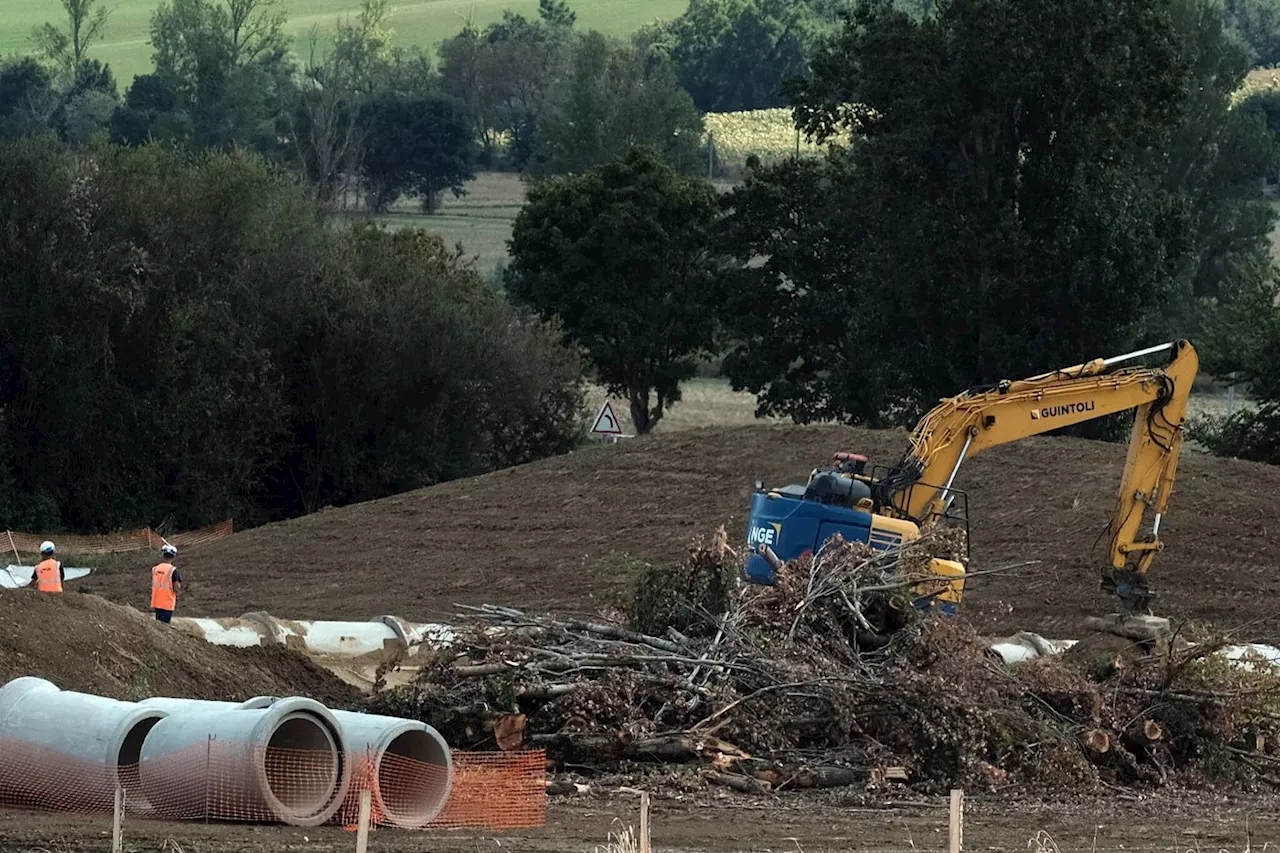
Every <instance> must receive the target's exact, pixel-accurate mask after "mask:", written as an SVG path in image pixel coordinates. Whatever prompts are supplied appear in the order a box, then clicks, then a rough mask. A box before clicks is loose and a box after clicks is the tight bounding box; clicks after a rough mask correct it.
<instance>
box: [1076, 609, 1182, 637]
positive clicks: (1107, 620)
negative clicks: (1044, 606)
mask: <svg viewBox="0 0 1280 853" xmlns="http://www.w3.org/2000/svg"><path fill="white" fill-rule="evenodd" d="M1084 627H1085V630H1088V631H1098V632H1101V633H1103V634H1114V635H1116V636H1117V637H1125V638H1126V639H1130V640H1146V641H1149V642H1158V641H1162V640H1168V639H1169V638H1170V636H1171V635H1172V633H1173V628H1172V626H1171V625H1170V624H1169V620H1168V619H1163V618H1160V617H1158V616H1130V615H1125V614H1122V613H1108V614H1107V615H1106V616H1087V617H1085V620H1084Z"/></svg>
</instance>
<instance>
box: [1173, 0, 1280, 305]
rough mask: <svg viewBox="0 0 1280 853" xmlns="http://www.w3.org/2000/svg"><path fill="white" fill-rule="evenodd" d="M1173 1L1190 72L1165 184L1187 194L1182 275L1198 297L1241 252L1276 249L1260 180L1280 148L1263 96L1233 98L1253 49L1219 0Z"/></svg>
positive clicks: (1279, 161) (1276, 161) (1271, 169)
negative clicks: (1187, 244) (1226, 20)
mask: <svg viewBox="0 0 1280 853" xmlns="http://www.w3.org/2000/svg"><path fill="white" fill-rule="evenodd" d="M1169 6H1170V10H1171V12H1172V13H1173V21H1174V24H1175V27H1176V30H1177V33H1178V35H1179V36H1180V40H1181V50H1180V53H1181V55H1182V56H1183V58H1184V59H1185V60H1186V61H1187V62H1188V63H1189V73H1188V85H1187V86H1186V97H1185V99H1184V100H1183V106H1182V110H1181V115H1180V117H1179V120H1178V122H1177V127H1176V129H1175V130H1174V132H1173V134H1172V136H1171V137H1170V140H1169V145H1168V149H1167V150H1168V155H1167V160H1166V171H1165V186H1166V188H1168V189H1169V190H1171V191H1173V192H1176V193H1178V194H1179V195H1180V196H1182V197H1183V198H1184V199H1186V201H1187V203H1188V205H1189V211H1190V214H1191V217H1192V222H1193V225H1194V232H1193V235H1194V242H1193V246H1192V251H1191V252H1189V253H1188V256H1187V270H1186V273H1185V274H1184V275H1182V276H1180V279H1184V280H1186V281H1187V282H1188V285H1189V287H1188V290H1189V292H1190V294H1191V295H1192V296H1193V297H1195V298H1201V297H1211V296H1216V295H1217V293H1218V290H1219V288H1220V286H1221V283H1222V281H1223V280H1224V278H1225V277H1226V276H1227V275H1229V271H1230V268H1231V267H1232V265H1233V264H1235V263H1236V260H1237V259H1238V258H1239V257H1240V256H1241V255H1242V254H1255V255H1264V256H1265V254H1266V253H1267V252H1268V251H1269V249H1270V242H1269V239H1268V237H1269V234H1270V232H1271V229H1272V227H1273V226H1274V224H1275V219H1276V217H1275V212H1274V210H1273V208H1272V205H1271V203H1270V201H1269V200H1268V199H1266V198H1264V197H1263V192H1262V188H1263V182H1264V179H1265V178H1266V176H1268V175H1270V174H1274V173H1275V171H1276V168H1277V165H1280V148H1278V147H1277V138H1276V136H1275V135H1274V133H1272V132H1271V131H1270V130H1269V129H1268V127H1267V119H1266V116H1265V111H1264V110H1262V109H1261V108H1260V107H1259V106H1258V104H1259V103H1260V102H1259V101H1253V102H1248V101H1247V102H1245V103H1244V104H1242V105H1240V106H1237V107H1234V108H1233V106H1232V99H1233V97H1234V95H1235V92H1236V91H1237V90H1238V89H1239V88H1240V86H1241V85H1242V84H1243V83H1244V79H1245V75H1246V74H1247V73H1248V71H1249V57H1248V53H1247V51H1246V49H1245V48H1244V47H1243V46H1242V45H1241V44H1240V43H1239V42H1238V41H1237V40H1236V39H1235V38H1233V37H1232V36H1231V35H1230V33H1228V32H1227V30H1226V27H1225V26H1224V24H1223V20H1222V15H1221V13H1220V10H1219V9H1218V7H1217V6H1216V5H1213V4H1210V3H1206V2H1203V0H1173V2H1171V3H1170V4H1169Z"/></svg>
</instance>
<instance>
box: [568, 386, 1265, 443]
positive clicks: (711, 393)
mask: <svg viewBox="0 0 1280 853" xmlns="http://www.w3.org/2000/svg"><path fill="white" fill-rule="evenodd" d="M682 390H683V398H682V399H681V400H680V402H679V403H676V404H675V405H674V406H673V407H672V408H671V409H670V411H668V412H667V414H666V415H665V416H664V417H663V418H662V420H661V421H659V422H658V426H657V427H655V428H654V432H655V433H663V432H676V431H678V430H686V429H698V428H700V427H727V426H743V425H746V424H753V423H780V422H784V421H785V419H782V418H756V416H755V408H756V398H755V395H754V394H751V393H748V392H746V391H734V390H733V388H731V387H730V385H729V382H728V380H725V379H693V380H690V381H689V382H686V383H685V385H684V388H683V389H682ZM605 396H606V395H605V392H604V389H603V388H601V387H599V386H595V385H593V386H591V387H590V388H589V389H588V391H587V408H588V409H589V411H590V415H591V417H595V414H596V412H597V411H598V410H599V408H600V405H601V404H602V403H604V401H605ZM611 402H612V403H613V411H614V413H615V414H616V415H617V416H618V417H619V418H620V419H621V420H622V422H623V423H624V424H625V425H626V426H625V427H624V429H628V430H630V429H631V418H630V415H629V414H628V410H627V406H626V404H625V403H624V402H623V401H621V400H617V399H614V400H612V401H611ZM1235 405H1236V411H1239V410H1240V409H1241V408H1244V407H1247V406H1251V405H1252V404H1251V403H1250V402H1249V401H1248V400H1247V399H1245V398H1244V397H1243V396H1242V395H1240V394H1237V395H1236V401H1235ZM1226 411H1227V396H1226V394H1195V395H1193V396H1192V398H1191V404H1190V414H1191V415H1192V416H1198V415H1206V414H1214V415H1224V414H1226Z"/></svg>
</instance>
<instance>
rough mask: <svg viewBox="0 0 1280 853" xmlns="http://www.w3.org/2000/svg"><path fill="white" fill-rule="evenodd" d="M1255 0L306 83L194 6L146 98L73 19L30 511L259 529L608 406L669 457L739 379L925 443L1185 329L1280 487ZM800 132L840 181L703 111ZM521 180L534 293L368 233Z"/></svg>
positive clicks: (3, 413)
mask: <svg viewBox="0 0 1280 853" xmlns="http://www.w3.org/2000/svg"><path fill="white" fill-rule="evenodd" d="M1254 1H1255V2H1256V5H1254V6H1245V5H1237V6H1229V7H1227V8H1224V7H1221V6H1217V5H1213V4H1211V3H1209V2H1207V0H1105V1H1104V0H948V2H945V3H940V4H936V5H933V4H930V5H927V6H923V5H913V4H909V3H904V2H896V3H895V2H891V0H862V2H858V3H856V4H854V5H845V4H844V3H837V2H832V3H830V4H824V3H822V2H818V0H807V2H804V3H799V4H796V3H791V4H783V3H774V2H773V0H693V2H691V4H690V7H689V11H688V12H687V13H686V15H684V16H682V17H681V18H680V19H677V20H676V21H674V22H671V23H669V24H658V25H654V26H651V27H648V28H645V29H644V30H642V31H641V32H640V33H638V34H636V35H635V36H634V37H632V38H629V39H617V38H612V37H607V36H604V35H601V34H599V33H593V32H581V31H580V30H579V29H578V28H577V24H576V21H575V19H574V16H573V13H572V10H571V9H570V8H569V7H567V6H566V5H565V4H564V3H563V2H560V0H542V2H541V3H540V8H539V14H538V15H537V17H536V18H533V19H530V18H525V17H522V16H519V15H514V14H507V15H505V16H504V18H503V19H502V20H501V21H499V22H497V23H495V24H493V25H491V26H489V27H485V28H483V29H479V28H474V27H467V28H465V29H464V30H463V31H462V32H461V33H459V35H458V36H456V37H455V38H453V39H450V40H448V41H447V42H446V43H445V44H444V45H443V47H442V50H441V53H440V56H439V58H438V60H437V59H434V58H432V57H429V56H428V55H426V54H425V53H423V52H421V51H418V50H412V49H408V50H406V49H401V48H396V47H393V46H392V45H391V34H390V33H389V31H388V30H387V28H386V25H385V17H386V9H387V6H386V3H385V0H366V2H365V3H364V4H363V6H362V7H361V11H360V13H359V14H358V15H357V16H355V17H353V18H350V19H347V20H344V21H342V22H341V23H340V24H339V26H338V27H337V29H336V31H335V32H334V33H333V34H332V37H331V38H330V39H329V41H328V43H325V44H322V43H321V41H322V40H321V39H319V38H318V37H317V38H316V39H314V40H313V42H312V45H311V46H312V48H313V49H312V50H310V51H308V56H307V58H306V59H305V61H302V63H301V64H300V65H299V64H298V63H299V60H297V59H296V56H295V52H294V51H291V50H290V49H289V46H288V44H287V43H286V40H285V38H284V36H283V26H284V20H283V18H282V17H281V16H280V14H279V12H278V11H277V10H276V7H275V6H274V5H273V4H272V3H270V2H266V0H166V2H164V3H162V4H161V5H160V6H159V7H158V8H157V10H156V13H155V15H154V17H153V20H152V34H151V39H152V46H153V49H154V53H155V70H154V72H153V73H151V74H145V75H141V76H139V77H137V78H135V80H134V81H133V82H132V83H131V85H130V86H129V87H128V89H127V91H126V93H125V95H124V96H123V97H122V98H121V97H118V96H117V95H116V88H115V81H114V79H113V77H112V75H111V73H110V69H109V68H107V67H106V66H104V65H102V64H101V63H98V62H97V61H96V60H95V59H94V58H93V57H92V44H93V40H94V38H95V37H96V35H97V34H98V33H100V32H101V29H102V27H103V26H106V25H109V19H108V18H104V17H103V16H102V15H101V14H100V13H98V12H97V11H96V9H97V6H96V4H95V0H63V3H64V9H65V11H66V12H67V21H66V24H65V26H64V25H50V27H48V28H44V29H42V31H41V34H40V38H41V45H42V50H43V51H44V56H43V58H40V59H36V58H28V59H22V60H15V61H11V62H8V63H6V64H4V66H3V67H0V136H3V138H4V139H3V141H0V224H3V225H4V227H3V228H0V294H3V295H4V299H2V300H0V312H4V313H5V316H4V317H3V325H2V326H0V328H3V329H4V333H3V336H0V510H2V511H3V512H4V513H5V515H6V517H7V518H9V519H11V522H10V523H11V524H13V525H14V526H23V527H29V528H32V529H57V528H75V529H83V530H103V529H110V528H113V527H121V526H126V527H127V526H137V525H138V524H139V523H141V522H143V521H145V522H146V523H155V522H156V521H157V520H158V519H169V518H171V519H173V520H174V521H175V522H176V523H180V524H198V523H201V522H204V521H207V520H210V519H213V518H219V517H223V516H224V515H225V514H226V513H228V512H231V513H233V514H234V515H236V517H237V518H238V519H241V520H242V521H243V522H244V523H247V524H253V523H258V522H262V521H269V520H274V519H278V518H284V517H288V516H292V515H297V514H301V513H306V512H312V511H315V510H317V509H319V508H322V507H324V506H327V505H331V504H333V505H337V504H342V503H347V502H351V501H357V500H366V499H370V498H375V497H381V496H384V495H388V494H392V493H395V492H399V491H403V490H406V489H410V488H414V487H417V486H422V485H427V484H430V483H434V482H440V481H442V480H446V479H451V478H455V477H462V476H468V475H470V474H475V473H479V472H482V471H486V470H491V469H493V468H496V467H501V466H505V465H510V464H515V463H518V462H523V461H527V460H531V459H534V458H538V457H539V456H545V455H549V454H553V453H559V452H564V451H566V450H568V449H571V448H572V447H573V446H575V445H576V443H577V442H578V441H579V439H580V434H581V429H582V427H581V423H580V420H581V412H580V409H581V405H582V389H583V381H584V378H585V377H586V376H590V377H591V378H593V379H595V380H597V381H600V382H602V383H603V384H605V385H607V386H608V387H609V389H610V391H611V392H612V393H614V394H617V395H620V396H623V397H624V398H625V399H626V400H627V401H628V403H629V407H630V410H631V414H632V417H633V420H634V421H635V424H636V426H637V428H638V430H639V431H641V432H645V431H648V430H649V429H651V428H652V427H653V426H654V425H655V424H657V423H658V422H659V421H660V420H661V418H662V417H663V415H664V414H665V413H666V412H667V411H669V409H670V407H671V406H672V405H676V404H678V401H679V398H680V386H681V382H683V381H684V380H686V379H687V378H689V377H690V376H692V375H694V372H695V371H696V370H697V369H698V368H699V366H700V365H701V364H704V363H706V361H707V360H710V359H719V360H722V363H723V366H722V370H723V372H724V374H725V375H727V376H728V377H729V378H730V379H731V381H732V382H733V384H734V386H735V387H737V388H740V389H747V390H750V391H752V392H754V393H756V394H757V395H758V401H759V411H760V412H761V413H762V414H777V415H782V416H786V417H789V418H791V419H793V420H795V421H798V422H810V421H819V420H836V421H840V422H844V423H849V424H861V425H869V426H893V425H905V424H911V423H913V422H914V421H915V419H916V418H918V416H919V415H920V413H921V412H922V411H924V410H925V409H927V408H928V407H929V406H930V405H932V403H933V402H934V401H936V399H937V398H938V397H939V396H943V395H949V394H953V393H955V392H956V391H958V390H960V389H962V388H964V387H966V386H968V385H971V384H974V383H983V382H990V381H995V380H998V379H1001V378H1008V377H1017V376H1021V375H1025V374H1027V373H1028V372H1031V371H1034V370H1040V369H1048V368H1052V367H1053V366H1057V365H1061V364H1069V363H1075V362H1077V361H1080V360H1082V359H1084V358H1091V357H1095V356H1098V355H1107V354H1114V353H1117V352H1122V351H1126V350H1128V349H1134V348H1137V346H1138V345H1140V344H1142V343H1149V342H1152V341H1155V340H1162V339H1167V338H1169V337H1172V336H1175V335H1179V336H1189V337H1192V338H1193V339H1194V340H1196V341H1197V344H1198V345H1199V346H1200V349H1201V351H1202V353H1203V354H1204V363H1205V365H1206V370H1207V372H1209V373H1211V374H1213V375H1217V376H1222V377H1229V378H1230V379H1232V380H1233V381H1237V382H1240V383H1245V384H1248V385H1249V387H1250V389H1251V391H1252V393H1253V395H1254V397H1255V398H1256V399H1257V400H1258V401H1259V408H1258V409H1257V410H1256V411H1252V410H1251V411H1248V412H1245V413H1241V414H1238V415H1236V416H1235V417H1234V418H1233V419H1231V420H1230V421H1228V422H1204V423H1199V424H1197V425H1196V431H1195V432H1196V437H1198V438H1199V439H1200V440H1201V441H1202V442H1204V443H1205V444H1207V445H1209V446H1210V447H1212V448H1213V449H1215V450H1217V451H1218V452H1222V453H1232V454H1237V455H1245V456H1249V457H1251V458H1260V459H1268V460H1270V461H1276V460H1277V459H1278V458H1280V456H1278V455H1277V452H1278V451H1277V448H1280V439H1277V438H1276V436H1277V435H1280V432H1277V431H1278V430H1280V386H1276V383H1275V377H1276V376H1277V375H1280V372H1278V371H1277V368H1280V314H1278V313H1277V307H1276V306H1277V299H1278V298H1280V293H1278V292H1277V291H1278V290H1280V286H1278V285H1277V279H1276V274H1275V269H1274V266H1273V263H1272V260H1271V257H1270V254H1269V243H1268V235H1269V233H1270V231H1271V229H1272V228H1273V226H1274V224H1275V214H1274V211H1273V207H1272V204H1271V202H1270V198H1269V196H1268V193H1267V191H1266V190H1265V188H1264V183H1265V181H1266V179H1267V178H1268V176H1272V175H1275V174H1276V171H1277V165H1280V147H1278V145H1277V136H1276V133H1277V131H1278V130H1280V99H1277V98H1276V96H1274V95H1268V94H1264V95H1258V96H1254V97H1251V98H1248V99H1245V100H1243V101H1238V100H1237V99H1236V93H1237V91H1238V90H1239V87H1240V83H1241V82H1242V81H1243V79H1244V77H1245V74H1246V73H1247V71H1248V69H1249V68H1250V67H1252V65H1253V64H1254V63H1255V62H1258V61H1260V59H1259V57H1260V56H1262V55H1264V53H1265V50H1267V49H1269V48H1267V47H1266V44H1267V42H1266V40H1265V39H1264V38H1263V37H1262V35H1261V34H1263V33H1265V32H1267V27H1266V26H1265V21H1267V20H1269V19H1268V18H1266V16H1264V15H1260V14H1254V12H1257V11H1258V10H1259V9H1262V8H1264V5H1265V4H1264V0H1254ZM1233 9H1234V11H1233ZM1242 10H1243V11H1242ZM1250 10H1252V11H1250ZM1246 13H1247V14H1246ZM1233 16H1235V17H1233ZM1246 24H1248V26H1246ZM1250 27H1252V29H1250ZM1064 34H1067V35H1069V36H1070V37H1069V38H1068V37H1066V35H1064ZM749 57H755V60H756V61H755V62H750V61H747V58H749ZM778 103H785V104H787V105H789V106H790V107H791V109H792V111H793V114H794V117H795V121H796V125H797V129H798V130H799V131H800V132H801V133H803V134H805V135H807V136H808V137H810V138H812V139H814V140H816V141H819V142H821V143H822V144H823V145H824V150H825V154H824V155H823V156H821V157H817V158H808V159H802V158H797V159H794V160H790V161H784V162H780V163H777V164H774V165H770V166H761V165H760V164H748V168H747V170H746V174H745V176H744V178H743V180H742V182H741V183H740V184H739V185H737V186H736V187H734V188H732V189H731V190H729V191H727V192H718V191H717V190H716V189H715V188H713V187H712V185H711V184H709V183H708V182H706V181H705V180H703V179H702V178H701V177H697V176H696V175H695V174H694V172H695V171H696V170H697V169H698V166H697V165H696V163H695V161H700V160H701V155H700V154H699V153H698V148H699V146H700V144H701V143H700V136H701V117H700V116H701V113H700V110H702V109H707V108H716V109H732V108H738V107H744V108H745V107H757V106H769V105H776V104H778ZM480 166H485V167H489V168H514V169H519V170H521V171H522V172H524V173H525V175H526V176H527V177H528V178H529V180H530V192H529V200H528V204H527V205H526V206H525V208H524V209H523V210H522V212H521V213H520V215H519V216H518V218H517V220H516V223H515V228H514V232H513V235H512V238H511V241H510V250H511V251H510V254H511V263H510V266H509V268H508V269H507V270H506V271H505V274H504V275H503V276H502V281H501V285H502V286H501V287H500V288H496V289H495V288H494V287H492V286H491V285H490V284H489V283H486V282H485V281H483V280H482V279H481V278H480V277H479V276H478V274H477V273H476V272H475V270H474V269H473V268H472V267H471V266H470V265H469V264H468V263H467V262H466V261H465V260H464V259H463V258H462V257H460V255H459V253H458V252H456V251H451V250H450V249H448V248H447V247H445V246H444V245H443V244H442V243H441V241H440V240H439V239H438V238H435V237H432V236H430V235H429V234H426V233H423V232H420V231H405V232H399V233H388V232H386V231H385V230H381V229H379V228H376V227H374V226H368V225H366V226H351V225H341V224H338V225H335V224H334V222H333V220H332V217H330V216H329V215H328V214H329V213H330V212H331V211H332V208H333V206H334V205H335V204H338V203H340V201H341V200H343V199H347V198H349V197H350V196H352V195H356V196H358V197H359V198H360V199H361V201H362V203H364V204H365V205H367V206H368V207H370V208H372V209H375V210H378V209H384V208H385V207H386V206H388V205H389V204H391V203H392V202H394V201H395V200H396V199H397V198H398V197H400V196H401V195H404V194H409V195H413V196H416V197H418V198H420V199H421V200H422V201H423V203H424V204H425V205H427V206H428V207H430V206H431V205H432V204H434V199H436V198H438V196H439V194H440V193H442V192H447V191H449V190H455V191H456V190H457V189H459V188H460V187H461V184H462V183H463V182H464V181H465V180H466V179H467V177H468V176H469V175H470V174H471V173H472V171H473V170H474V169H475V168H477V167H480Z"/></svg>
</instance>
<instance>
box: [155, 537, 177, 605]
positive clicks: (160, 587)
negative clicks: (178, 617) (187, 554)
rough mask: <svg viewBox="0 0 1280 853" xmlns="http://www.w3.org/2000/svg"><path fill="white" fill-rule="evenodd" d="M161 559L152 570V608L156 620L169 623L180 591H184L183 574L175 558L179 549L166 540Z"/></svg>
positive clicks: (161, 549)
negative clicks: (177, 566)
mask: <svg viewBox="0 0 1280 853" xmlns="http://www.w3.org/2000/svg"><path fill="white" fill-rule="evenodd" d="M160 556H161V561H160V562H159V563H158V564H157V565H156V567H155V568H154V569H152V570H151V609H152V610H154V611H155V612H156V621H157V622H165V623H168V621H169V620H170V619H172V618H173V611H174V608H175V607H177V605H178V593H180V592H182V575H180V574H178V570H177V569H176V568H174V565H173V559H174V557H177V556H178V549H177V548H175V547H173V546H172V545H170V544H169V543H168V542H166V543H165V544H164V545H163V546H162V547H161V548H160Z"/></svg>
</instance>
